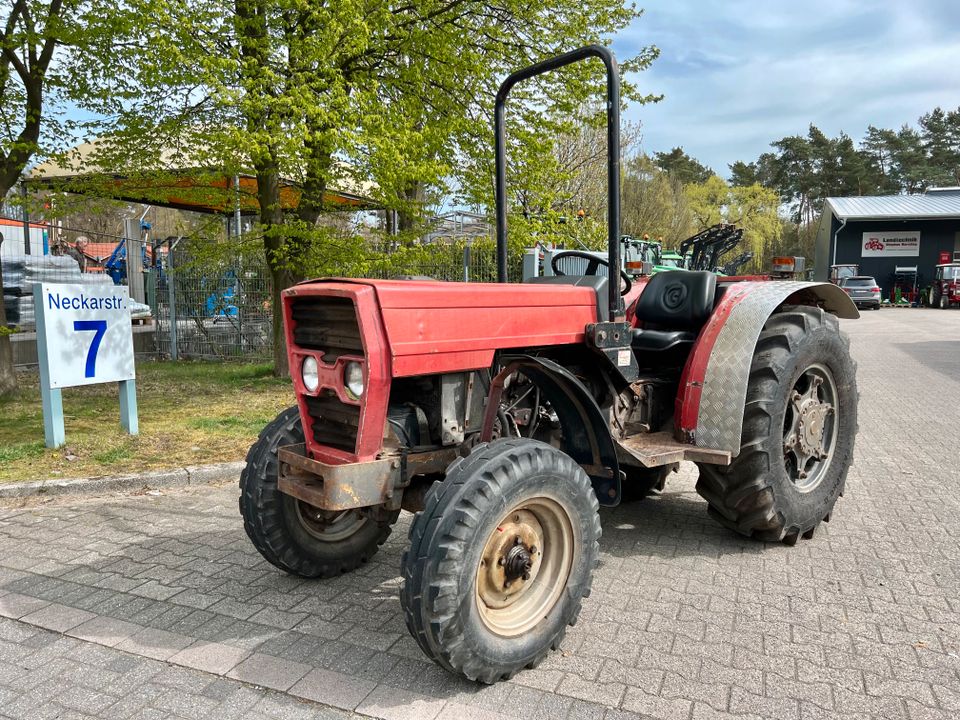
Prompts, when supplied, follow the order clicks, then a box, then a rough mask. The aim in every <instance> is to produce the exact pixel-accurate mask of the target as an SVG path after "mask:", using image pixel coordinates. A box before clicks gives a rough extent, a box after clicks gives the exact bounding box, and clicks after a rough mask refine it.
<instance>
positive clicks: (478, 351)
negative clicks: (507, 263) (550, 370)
mask: <svg viewBox="0 0 960 720" xmlns="http://www.w3.org/2000/svg"><path fill="white" fill-rule="evenodd" d="M366 288H372V289H373V291H374V295H375V298H376V304H377V305H378V306H379V310H380V317H381V320H382V322H383V331H384V334H385V336H386V341H387V347H388V350H389V353H390V360H391V374H392V376H393V377H404V376H413V375H424V374H432V373H447V372H457V371H462V370H474V369H479V368H486V367H489V366H490V365H491V363H492V362H493V354H494V351H496V350H500V349H509V348H520V347H524V348H529V347H537V346H547V345H568V344H575V343H582V342H583V340H584V328H585V327H586V326H587V325H588V324H589V323H593V322H596V321H597V296H596V293H595V292H594V291H593V290H592V289H591V288H588V287H573V286H566V285H527V284H517V283H503V284H496V283H463V282H440V281H421V280H347V279H342V278H337V279H321V280H311V281H309V282H306V283H301V284H299V285H296V286H294V287H292V288H290V289H289V290H286V291H284V294H286V295H288V296H292V295H323V294H327V293H331V292H332V293H336V294H339V295H352V296H355V297H356V296H358V295H367V294H368V293H369V290H366ZM364 290H366V292H364ZM355 302H356V300H355Z"/></svg>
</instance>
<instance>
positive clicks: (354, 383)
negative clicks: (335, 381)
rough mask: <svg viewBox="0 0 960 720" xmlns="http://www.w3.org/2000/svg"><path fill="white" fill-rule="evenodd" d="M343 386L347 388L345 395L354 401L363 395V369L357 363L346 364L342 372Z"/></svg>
mask: <svg viewBox="0 0 960 720" xmlns="http://www.w3.org/2000/svg"><path fill="white" fill-rule="evenodd" d="M343 384H344V385H346V386H347V393H348V394H349V395H350V397H352V398H353V399H354V400H359V399H360V398H361V396H362V395H363V367H361V365H360V363H358V362H352V361H351V362H348V363H347V366H346V367H345V368H344V370H343Z"/></svg>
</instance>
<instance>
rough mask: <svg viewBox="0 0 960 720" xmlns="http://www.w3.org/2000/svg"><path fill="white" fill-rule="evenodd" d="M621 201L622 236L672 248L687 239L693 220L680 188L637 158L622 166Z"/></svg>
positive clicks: (673, 179)
mask: <svg viewBox="0 0 960 720" xmlns="http://www.w3.org/2000/svg"><path fill="white" fill-rule="evenodd" d="M621 194H622V197H621V209H622V223H623V232H624V233H626V234H628V235H633V236H635V237H642V236H643V235H644V234H647V235H649V236H650V237H651V238H652V239H654V240H656V239H658V238H660V239H662V241H663V244H664V247H666V248H671V247H676V246H677V245H678V244H679V243H680V241H681V240H684V239H685V238H687V237H689V236H690V235H691V230H692V227H693V216H692V215H691V212H690V207H689V202H688V200H687V196H686V195H685V194H684V186H683V184H682V183H681V182H680V181H679V180H678V179H677V178H675V177H673V176H672V175H670V174H669V173H666V172H664V171H663V170H660V169H659V168H658V167H656V166H655V165H654V164H653V161H652V160H651V159H650V158H649V157H647V156H645V155H640V156H637V157H633V158H630V159H629V160H628V161H627V162H626V163H625V164H624V171H623V187H622V192H621Z"/></svg>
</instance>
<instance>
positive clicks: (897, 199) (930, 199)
mask: <svg viewBox="0 0 960 720" xmlns="http://www.w3.org/2000/svg"><path fill="white" fill-rule="evenodd" d="M827 208H828V209H829V210H830V211H831V212H832V213H833V214H834V215H835V216H836V217H837V218H839V219H841V220H914V219H932V218H955V217H960V194H953V193H949V192H934V193H928V194H925V195H874V196H864V197H844V198H827Z"/></svg>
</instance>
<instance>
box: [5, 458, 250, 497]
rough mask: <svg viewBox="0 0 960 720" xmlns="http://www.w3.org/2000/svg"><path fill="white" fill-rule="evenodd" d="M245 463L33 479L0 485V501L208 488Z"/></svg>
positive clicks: (228, 477) (237, 473)
mask: <svg viewBox="0 0 960 720" xmlns="http://www.w3.org/2000/svg"><path fill="white" fill-rule="evenodd" d="M244 465H245V463H243V462H229V463H217V464H215V465H189V466H187V467H184V468H174V469H171V470H151V471H150V472H145V473H137V474H133V475H119V476H116V477H96V478H70V479H66V478H65V479H50V480H35V481H31V482H17V483H6V484H0V500H4V499H10V498H28V497H52V496H54V495H96V494H102V493H111V492H130V491H134V490H141V489H143V488H145V487H151V488H154V487H176V486H182V485H211V484H214V483H219V482H227V481H233V480H236V479H237V478H239V477H240V471H241V470H243V467H244Z"/></svg>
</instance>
